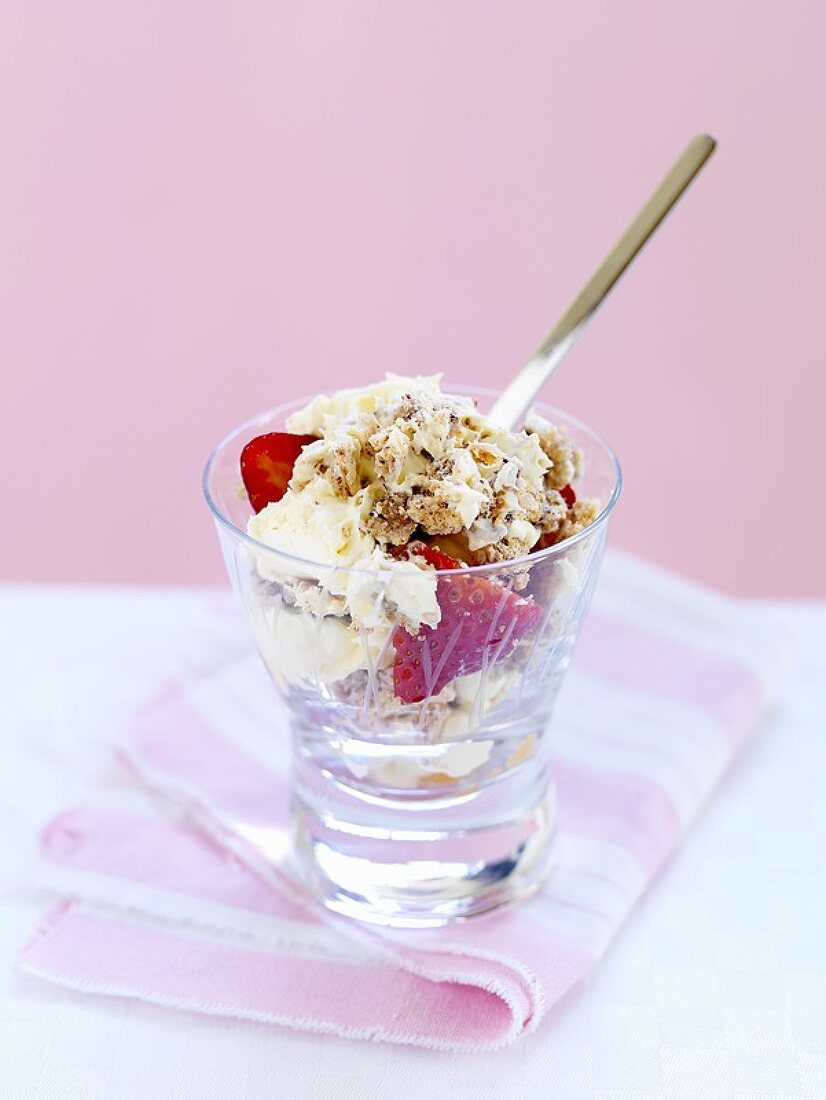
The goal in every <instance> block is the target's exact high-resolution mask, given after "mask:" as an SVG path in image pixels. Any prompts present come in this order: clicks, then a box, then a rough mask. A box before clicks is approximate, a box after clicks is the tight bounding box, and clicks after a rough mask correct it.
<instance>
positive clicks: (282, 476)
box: [241, 432, 316, 512]
mask: <svg viewBox="0 0 826 1100" xmlns="http://www.w3.org/2000/svg"><path fill="white" fill-rule="evenodd" d="M315 441H316V436H314V435H294V434H293V433H292V432H267V433H266V435H257V436H256V437H255V439H251V440H250V441H249V443H248V444H247V445H246V447H244V449H243V451H241V477H242V478H243V479H244V488H245V489H246V490H247V496H248V497H249V498H250V504H251V505H252V507H253V510H254V511H256V512H260V511H261V509H262V508H266V506H267V505H268V504H272V503H273V502H274V501H276V500H281V498H282V497H283V496H284V494H285V493H286V491H287V484H288V482H289V480H290V478H291V477H292V476H293V466H294V465H295V460H296V459H297V458H298V456H299V455H300V454H301V451H302V450H303V448H304V447H306V446H307V444H308V443H315Z"/></svg>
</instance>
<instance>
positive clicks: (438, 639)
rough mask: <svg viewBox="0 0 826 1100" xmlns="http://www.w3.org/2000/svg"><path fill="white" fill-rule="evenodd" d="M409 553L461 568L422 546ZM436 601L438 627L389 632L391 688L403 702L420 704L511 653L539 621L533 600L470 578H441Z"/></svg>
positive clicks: (442, 565)
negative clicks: (391, 645) (392, 647)
mask: <svg viewBox="0 0 826 1100" xmlns="http://www.w3.org/2000/svg"><path fill="white" fill-rule="evenodd" d="M410 550H411V552H412V553H414V554H418V555H420V556H421V557H423V558H424V559H425V561H427V562H428V564H430V565H433V566H434V567H435V568H437V569H448V570H452V569H458V568H460V567H461V564H462V563H461V562H459V561H457V560H456V559H455V558H451V557H450V556H449V555H447V554H444V553H442V551H441V550H436V549H435V548H434V547H432V546H426V545H425V544H424V543H417V544H413V545H411V547H410ZM436 598H437V600H438V601H439V607H440V609H441V612H442V617H441V619H440V620H439V624H438V626H435V627H428V626H423V627H422V628H421V629H420V631H419V633H418V634H417V635H413V634H410V633H409V632H408V631H407V630H405V629H404V628H403V627H398V628H397V629H396V631H395V633H394V634H393V645H394V646H395V649H396V656H395V659H394V661H393V690H394V691H395V694H396V696H397V698H399V699H401V701H402V702H403V703H419V702H421V700H422V699H426V698H427V697H428V696H430V695H437V694H438V693H439V692H440V691H441V690H442V688H443V687H445V685H447V684H449V683H450V681H451V680H453V679H455V678H456V677H457V676H467V675H469V674H470V673H472V672H478V671H479V670H480V669H481V668H483V667H485V666H487V667H491V666H492V665H493V664H494V662H496V661H498V660H500V659H501V658H503V657H507V656H508V655H509V654H510V653H512V652H513V649H514V647H515V646H516V643H517V642H518V641H519V639H520V638H522V637H524V635H525V634H527V633H528V632H529V631H531V630H533V629H534V628H535V627H536V626H537V625H538V623H539V620H540V618H541V617H542V608H541V607H540V606H539V604H538V603H536V602H535V600H533V599H531V598H527V599H525V598H524V597H522V596H518V595H517V594H516V593H515V592H511V591H510V590H509V589H507V588H505V587H504V586H503V585H501V584H498V583H497V582H496V581H494V580H488V579H487V578H486V577H478V576H474V575H473V574H470V575H468V574H467V573H462V574H460V575H459V576H456V577H451V576H444V575H441V576H440V577H439V578H438V580H437V581H436Z"/></svg>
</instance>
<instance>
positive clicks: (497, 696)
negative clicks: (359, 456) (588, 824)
mask: <svg viewBox="0 0 826 1100" xmlns="http://www.w3.org/2000/svg"><path fill="white" fill-rule="evenodd" d="M453 392H458V393H465V394H469V395H470V396H472V397H475V398H476V400H477V401H478V403H479V406H480V408H481V409H482V410H483V411H484V410H485V408H486V407H488V406H489V405H490V404H491V403H492V400H493V398H494V397H495V396H496V395H495V394H494V393H491V392H489V391H483V390H479V389H478V388H477V387H459V386H457V387H455V388H454V391H453ZM304 404H306V401H296V402H293V403H291V404H287V405H282V406H280V407H278V408H275V409H273V410H271V411H270V412H267V413H264V414H263V415H261V416H258V417H256V418H254V419H253V420H250V421H248V422H247V423H246V424H243V425H242V426H241V427H239V428H237V429H235V431H233V432H231V433H230V434H229V435H228V436H227V437H226V438H225V439H224V440H223V441H222V442H221V443H220V444H219V445H218V447H217V448H216V449H215V451H214V452H213V454H212V456H211V457H210V459H209V461H208V463H207V467H206V470H205V473H204V492H205V495H206V499H207V502H208V504H209V507H210V509H211V511H212V514H213V517H214V519H215V524H216V528H217V532H218V538H219V540H220V544H221V549H222V551H223V554H224V559H225V561H226V564H227V568H228V571H229V575H230V579H231V581H232V584H233V587H234V589H235V592H236V593H237V595H238V597H239V598H240V601H241V604H242V605H243V608H244V610H245V613H246V616H247V620H248V622H249V626H250V628H251V632H252V635H253V638H254V640H255V643H256V645H257V647H258V651H259V653H260V655H261V657H262V658H263V661H264V664H265V666H266V668H267V670H268V672H269V674H270V678H271V679H272V682H273V684H274V687H275V690H276V691H277V693H278V695H279V696H280V697H281V700H283V703H285V704H286V710H287V713H288V715H289V724H290V727H291V738H292V750H291V759H292V782H291V790H292V806H291V852H290V855H289V857H288V858H289V862H290V865H291V868H292V871H293V872H294V874H295V875H296V876H297V877H298V878H299V879H300V880H301V882H302V883H303V884H304V886H305V888H306V889H307V890H309V891H310V892H311V893H312V894H313V895H314V896H315V897H316V898H317V899H318V900H319V901H320V902H321V903H322V904H323V905H325V906H327V907H328V908H329V909H331V910H334V911H336V912H338V913H341V914H344V915H347V916H350V917H355V918H359V919H361V920H365V921H370V922H373V923H378V924H382V925H388V926H394V927H415V926H425V927H427V926H431V927H432V926H437V925H441V924H445V923H448V922H450V921H453V920H456V919H460V918H466V917H470V916H472V915H475V914H478V913H483V912H486V911H488V910H491V909H494V908H496V907H498V906H501V905H503V904H506V903H509V902H512V901H515V900H517V899H519V898H522V897H525V896H527V895H529V894H530V893H532V892H533V891H534V890H536V889H537V887H538V886H539V885H540V884H541V883H542V882H543V880H544V878H545V877H546V875H547V874H548V872H549V870H550V869H551V867H552V864H553V848H554V846H553V839H554V833H555V818H556V814H555V799H554V786H553V776H552V774H551V771H550V768H549V762H548V750H549V747H550V745H551V743H552V740H553V728H552V726H551V727H550V728H549V721H550V718H551V712H552V709H553V705H554V700H555V699H556V695H557V692H558V691H559V688H560V685H561V683H562V679H563V677H564V675H565V670H566V669H567V667H568V663H569V661H570V657H571V651H572V649H573V646H574V643H575V641H576V637H577V633H578V631H579V628H580V626H581V624H582V621H583V617H584V616H585V614H586V612H587V609H588V605H589V603H590V599H591V595H592V592H593V589H594V585H595V583H596V579H597V574H598V571H599V566H600V561H601V559H602V553H603V548H604V545H605V537H606V532H607V528H608V520H609V517H610V515H611V512H612V510H613V507H614V505H615V504H616V501H617V499H618V496H619V492H620V482H621V478H620V471H619V466H618V464H617V460H616V458H615V456H614V454H613V452H612V451H611V450H610V448H609V447H608V446H607V445H606V444H605V443H604V442H603V441H602V440H601V439H600V438H599V437H598V436H597V435H596V434H595V433H594V432H592V431H591V430H590V429H589V428H587V427H586V426H585V425H583V424H581V423H580V422H579V421H577V420H575V419H574V418H573V417H570V416H567V415H566V414H564V413H563V412H561V411H559V410H558V409H553V408H548V407H543V406H541V405H540V406H537V408H538V411H539V412H540V413H541V414H542V415H543V416H544V417H546V418H547V419H548V420H550V421H551V422H552V423H554V424H557V425H559V426H560V427H564V428H565V429H567V431H568V434H569V437H570V438H571V440H572V442H573V443H574V445H575V446H577V447H579V448H581V450H582V452H583V455H584V472H583V475H582V476H581V478H580V480H579V482H578V483H577V485H576V491H577V495H578V496H579V497H580V498H582V497H594V498H597V499H598V500H599V502H600V504H601V511H600V513H599V515H598V517H597V519H596V520H595V521H594V522H593V523H592V524H591V525H590V526H589V527H587V528H585V529H584V530H583V531H581V532H579V533H578V534H576V535H574V536H573V537H571V538H569V539H567V540H565V541H563V542H561V543H560V544H559V545H556V546H551V547H549V548H548V549H546V550H542V551H539V552H537V553H533V554H530V555H529V556H527V557H525V558H520V559H518V560H515V561H509V562H505V563H497V564H495V565H484V566H473V567H464V568H460V569H453V570H442V571H436V572H435V573H434V571H432V570H419V569H416V570H412V571H410V572H407V573H405V574H404V575H403V577H402V576H401V575H400V574H399V573H397V572H393V571H391V570H382V569H347V568H341V567H336V566H332V565H329V564H319V563H315V562H312V561H305V560H302V559H299V558H295V557H291V556H289V555H287V554H284V553H281V552H280V551H278V550H275V549H273V548H272V547H269V546H266V545H264V544H263V543H260V542H258V541H257V540H255V539H254V538H252V537H251V536H249V535H248V534H247V530H246V527H247V521H248V519H249V517H250V515H251V514H252V511H251V508H250V505H249V503H248V501H247V498H246V494H245V493H244V491H243V485H242V482H241V477H240V467H239V458H240V454H241V451H242V449H243V448H244V446H245V444H246V443H248V442H249V440H250V439H252V438H253V437H255V436H257V435H260V434H262V433H264V432H269V431H278V430H284V422H285V419H286V417H287V416H289V414H290V413H291V412H293V411H294V410H295V409H297V408H300V407H302V406H303V405H304ZM399 584H404V585H406V586H415V585H426V586H429V591H430V592H431V593H432V592H433V587H434V586H435V595H436V599H437V601H438V604H439V607H440V608H441V609H449V611H448V613H447V615H445V614H444V613H443V618H445V619H447V620H448V621H449V625H450V629H447V627H445V628H443V629H442V630H431V628H429V627H424V626H423V627H421V629H420V634H419V637H418V641H417V643H416V645H415V646H414V647H413V648H414V651H415V652H416V653H417V654H418V656H417V659H416V662H415V668H413V669H412V670H408V672H407V673H406V674H407V675H411V674H412V675H415V676H416V678H417V683H419V684H421V685H423V688H422V690H421V691H419V692H417V693H416V694H417V701H415V702H403V701H402V699H400V698H399V696H398V695H397V693H396V692H397V688H398V684H397V682H396V681H395V678H394V669H393V665H394V656H395V653H396V650H397V648H398V647H399V646H404V645H405V644H409V643H410V637H411V636H410V635H409V634H408V633H407V632H406V629H405V620H404V619H403V617H402V615H401V613H400V610H399V605H400V603H401V604H404V599H403V598H402V595H405V597H406V598H409V597H411V596H413V597H414V598H415V595H416V593H415V589H414V588H413V589H411V588H409V587H408V588H407V589H406V590H405V593H404V594H403V593H401V592H400V590H399V588H398V585H399ZM355 606H358V607H359V608H360V609H361V610H362V612H363V613H362V614H359V616H358V625H356V623H354V621H353V620H352V619H351V618H350V615H349V614H348V609H352V608H353V607H355ZM463 646H464V647H465V648H467V647H468V646H470V647H471V648H472V649H473V650H474V652H475V653H476V654H477V658H478V659H477V660H476V661H475V662H474V664H475V666H476V667H475V669H474V671H471V672H466V671H464V670H463V668H462V662H461V660H460V659H458V657H459V655H460V654H461V653H462V647H463ZM419 662H420V664H419ZM457 669H458V673H460V674H456V675H453V678H452V679H451V678H450V675H451V673H452V672H454V671H456V670H457ZM462 673H463V674H462ZM396 675H398V673H397V674H396ZM403 694H405V693H403ZM407 694H410V693H407ZM418 695H421V696H422V697H421V698H420V699H419V698H418ZM283 715H284V709H283V706H282V705H281V703H280V702H279V700H278V699H277V698H276V697H275V696H274V697H273V726H272V731H271V736H273V737H277V736H282V731H283V730H284V718H283Z"/></svg>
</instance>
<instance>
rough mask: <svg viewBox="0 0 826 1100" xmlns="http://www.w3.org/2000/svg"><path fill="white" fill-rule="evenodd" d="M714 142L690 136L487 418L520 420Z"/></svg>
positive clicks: (506, 423) (508, 423)
mask: <svg viewBox="0 0 826 1100" xmlns="http://www.w3.org/2000/svg"><path fill="white" fill-rule="evenodd" d="M716 147H717V142H716V141H715V140H714V138H712V137H709V136H708V134H700V135H699V136H698V137H696V138H694V140H693V141H692V142H691V144H690V145H689V146H688V148H687V149H686V150H685V152H684V153H683V154H682V156H681V157H680V158H679V159H678V160H677V161H676V163H675V164H674V166H673V167H672V169H671V171H670V172H669V173H668V175H667V176H666V177H665V179H664V180H663V181H662V183H661V184H660V185H659V187H658V188H657V189H656V191H655V192H654V193H653V195H652V196H651V198H650V199H649V200H648V202H647V203H646V204H645V206H644V207H643V208H642V210H640V212H639V214H637V216H636V218H634V220H633V221H632V222H631V224H630V225H629V226H628V228H627V229H626V231H625V232H624V233H623V235H622V236H621V237H620V239H619V240H618V241H617V243H616V244H615V245H614V247H613V248H612V249H611V251H610V252H609V253H608V255H607V256H606V257H605V259H604V260H603V261H602V263H601V264H600V266H599V267H598V268H597V270H596V271H595V272H594V274H593V275H592V276H591V278H590V279H589V280H588V282H587V283H586V284H585V286H584V287H583V288H582V290H581V291H580V292H579V294H578V295H577V296H576V298H574V300H573V302H571V304H570V305H569V306H568V308H567V310H566V311H565V313H563V315H562V317H560V319H559V320H558V321H557V323H556V325H555V326H554V327H553V328H552V329H551V331H550V332H549V333H548V335H547V336H546V337H545V339H544V340H543V342H542V344H541V345H540V346H539V347H538V348H537V350H536V351H535V352H534V353H533V355H532V356H531V358H530V359H529V360H528V362H527V363H526V364H525V366H524V367H523V368H522V369H521V370H520V372H519V373H518V374H517V375H516V377H515V378H514V379H513V381H512V382H510V383H509V384H508V386H507V387H506V388H505V389H504V390H503V391H502V393H501V394H500V395H499V397H498V399H497V401H496V403H495V404H494V406H493V408H492V409H491V410H490V413H489V414H488V415H489V417H490V419H491V420H493V421H494V422H495V423H497V424H500V425H501V426H502V427H504V428H511V429H513V428H515V427H516V426H517V425H518V424H520V423H521V422H522V420H523V419H524V416H525V413H526V412H527V411H528V409H529V408H530V407H531V405H532V404H533V403H534V401H535V400H536V398H537V397H538V396H539V392H540V390H541V389H542V387H543V386H544V385H545V383H546V382H547V381H548V379H549V378H550V376H551V375H552V374H553V372H554V370H556V368H557V367H558V366H559V364H560V363H561V362H562V360H563V359H564V357H565V356H566V355H567V354H568V352H569V351H570V350H571V348H572V347H573V346H574V344H575V343H576V341H577V339H578V338H579V335H580V333H581V332H582V330H583V329H584V328H585V325H586V324H587V323H588V321H590V319H591V317H592V316H593V315H594V314H595V313H596V311H597V310H598V309H599V307H600V305H601V304H602V303H603V302H604V301H605V299H606V298H607V297H608V295H609V294H610V292H611V290H612V289H613V287H614V286H615V284H616V283H617V282H618V281H619V278H620V276H621V275H622V274H623V272H624V271H625V269H626V268H627V267H628V266H629V265H630V263H631V261H632V260H633V259H634V257H635V256H636V255H637V253H638V252H639V251H640V249H641V248H642V247H643V245H644V244H645V243H646V241H647V240H648V239H649V238H650V237H652V236H653V235H654V233H655V232H656V230H657V228H658V226H659V225H660V223H661V222H662V220H663V218H664V217H665V216H666V214H667V213H668V212H669V210H670V209H671V208H672V206H674V205H675V204H676V202H677V201H678V199H680V198H681V196H682V195H683V193H684V192H685V190H686V189H687V187H688V185H689V184H690V183H691V181H692V180H693V179H694V177H695V176H696V175H697V174H698V172H699V171H700V169H701V168H702V167H703V165H704V164H705V163H706V161H707V160H708V158H709V157H710V156H711V154H712V153H713V152H714V150H715V148H716Z"/></svg>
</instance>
